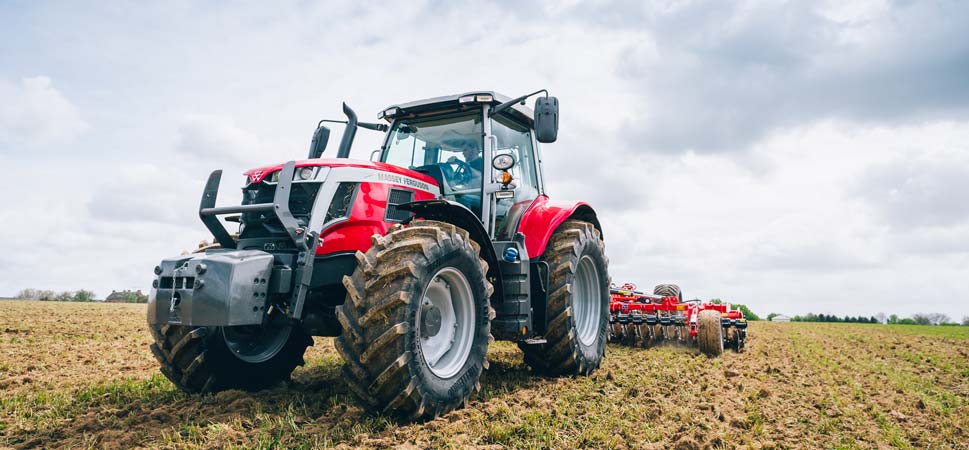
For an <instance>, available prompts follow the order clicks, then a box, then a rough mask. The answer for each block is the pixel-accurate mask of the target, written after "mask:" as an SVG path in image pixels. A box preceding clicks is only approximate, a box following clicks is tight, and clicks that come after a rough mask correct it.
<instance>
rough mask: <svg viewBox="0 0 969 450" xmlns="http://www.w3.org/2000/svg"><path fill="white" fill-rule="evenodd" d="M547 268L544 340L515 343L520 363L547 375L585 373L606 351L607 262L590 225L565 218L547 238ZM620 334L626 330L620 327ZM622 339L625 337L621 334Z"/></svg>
mask: <svg viewBox="0 0 969 450" xmlns="http://www.w3.org/2000/svg"><path fill="white" fill-rule="evenodd" d="M544 259H545V261H546V262H548V265H549V268H550V270H551V275H550V277H549V289H548V292H549V295H548V303H547V314H546V317H548V327H547V329H546V333H545V340H546V342H545V343H544V344H520V346H521V349H522V351H524V353H525V363H526V364H528V365H529V366H530V367H532V368H533V369H534V370H536V371H538V372H542V373H545V374H547V375H588V374H590V373H592V371H593V370H595V369H596V368H598V367H599V364H600V363H601V362H602V357H603V356H604V355H605V353H606V333H607V331H608V330H607V327H608V325H609V320H608V319H609V299H610V297H609V274H608V270H609V262H608V259H607V258H606V255H605V244H604V243H603V241H602V237H601V235H600V234H599V230H596V229H595V227H593V226H592V224H591V223H588V222H583V221H578V220H567V221H565V223H563V224H562V225H561V226H560V227H559V228H558V229H557V230H556V231H555V233H554V234H552V238H551V239H550V240H549V243H548V246H547V247H546V251H545V258H544ZM625 328H626V329H625V330H624V332H623V334H624V336H625V335H628V334H630V333H629V332H630V327H628V326H627V327H625ZM624 339H626V338H625V337H624Z"/></svg>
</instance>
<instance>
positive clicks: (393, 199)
mask: <svg viewBox="0 0 969 450" xmlns="http://www.w3.org/2000/svg"><path fill="white" fill-rule="evenodd" d="M412 201H414V191H408V190H406V189H391V190H390V194H388V195H387V215H386V217H385V219H386V220H387V221H388V222H403V221H405V220H407V219H409V218H410V216H411V214H412V213H411V212H410V211H404V210H402V209H398V208H397V205H402V204H404V203H410V202H412Z"/></svg>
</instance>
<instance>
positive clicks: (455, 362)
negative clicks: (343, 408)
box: [335, 220, 494, 420]
mask: <svg viewBox="0 0 969 450" xmlns="http://www.w3.org/2000/svg"><path fill="white" fill-rule="evenodd" d="M479 250H480V247H479V246H478V244H477V243H475V242H474V241H472V240H471V238H470V237H469V236H468V233H467V231H465V230H462V229H460V228H457V227H455V226H454V225H451V224H449V223H444V222H437V221H431V220H416V221H414V222H412V223H411V224H410V225H409V226H407V227H399V226H398V227H395V228H393V229H391V231H390V232H389V233H387V235H386V236H382V237H381V236H374V237H373V245H372V246H371V247H370V249H369V250H368V251H367V252H366V253H362V252H357V255H356V256H357V268H356V269H355V270H354V272H353V274H352V275H351V276H346V277H344V278H343V285H344V287H346V289H347V298H346V301H345V303H344V304H343V305H341V306H340V307H338V308H337V310H336V312H337V318H338V319H339V321H340V324H341V325H342V327H343V334H342V335H340V336H339V337H337V338H336V340H335V345H336V349H337V351H339V352H340V354H341V355H343V359H344V361H345V362H346V364H345V365H344V366H343V376H344V378H345V379H346V381H347V384H348V386H349V387H350V389H351V390H352V392H353V393H354V394H355V395H356V396H357V397H358V398H359V399H360V400H361V402H362V403H363V405H364V406H365V407H366V408H367V409H368V410H371V411H378V412H387V413H392V414H394V415H397V416H400V417H402V418H406V419H409V420H419V419H429V418H433V417H435V416H437V415H438V414H442V413H445V412H448V411H450V410H452V409H455V408H457V407H459V406H460V405H462V404H463V403H464V402H465V401H466V400H467V399H468V398H469V397H471V394H473V393H474V392H475V391H476V390H478V389H479V384H478V378H479V377H480V376H481V371H482V370H483V369H484V367H486V365H487V361H486V359H485V356H486V354H487V352H488V344H489V342H490V341H491V319H492V318H493V317H494V310H493V309H491V304H490V301H489V298H490V297H491V294H492V293H493V291H494V288H493V287H492V285H491V283H489V282H488V280H487V277H486V274H487V271H488V264H487V263H486V262H485V261H484V260H483V259H481V258H480V257H479Z"/></svg>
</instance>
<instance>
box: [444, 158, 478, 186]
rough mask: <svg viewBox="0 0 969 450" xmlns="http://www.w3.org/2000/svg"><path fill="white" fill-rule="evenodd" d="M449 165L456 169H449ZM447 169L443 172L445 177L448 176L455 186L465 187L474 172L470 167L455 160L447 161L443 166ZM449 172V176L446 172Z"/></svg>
mask: <svg viewBox="0 0 969 450" xmlns="http://www.w3.org/2000/svg"><path fill="white" fill-rule="evenodd" d="M451 164H454V165H456V166H457V167H456V168H451V167H450V166H451ZM443 165H444V166H445V167H447V169H446V170H445V171H444V172H445V174H446V175H450V178H451V181H452V182H453V183H454V184H456V185H465V184H468V183H470V182H471V180H472V179H473V178H474V172H473V169H472V168H471V165H470V164H468V163H467V162H465V161H462V160H460V159H455V160H453V161H448V162H447V163H445V164H443ZM449 171H450V174H448V173H447V172H449Z"/></svg>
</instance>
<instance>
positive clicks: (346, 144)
mask: <svg viewBox="0 0 969 450" xmlns="http://www.w3.org/2000/svg"><path fill="white" fill-rule="evenodd" d="M343 114H346V115H347V127H346V128H345V129H344V130H343V138H341V139H340V148H339V149H338V150H337V151H336V157H337V158H349V157H350V146H352V145H353V138H354V137H355V136H356V135H357V113H355V112H353V110H352V109H350V106H348V105H347V104H346V102H344V103H343Z"/></svg>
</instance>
